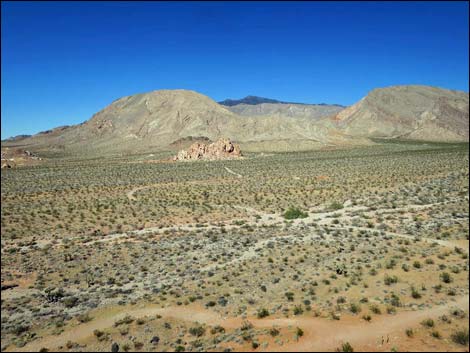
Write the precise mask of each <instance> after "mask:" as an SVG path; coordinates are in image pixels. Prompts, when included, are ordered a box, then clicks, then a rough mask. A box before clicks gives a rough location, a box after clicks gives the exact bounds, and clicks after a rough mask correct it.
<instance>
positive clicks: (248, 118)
mask: <svg viewBox="0 0 470 353" xmlns="http://www.w3.org/2000/svg"><path fill="white" fill-rule="evenodd" d="M468 109H469V100H468V94H467V93H465V92H458V91H450V90H444V89H439V88H434V87H427V86H394V87H389V88H383V89H376V90H373V91H372V92H370V93H369V94H368V95H367V96H366V97H365V98H363V99H361V100H360V101H359V102H358V103H356V104H354V105H353V106H351V107H348V108H346V109H341V108H340V107H338V106H327V105H304V104H284V103H261V104H256V105H249V104H238V105H234V106H230V107H227V106H223V105H220V104H218V103H216V102H215V101H213V100H212V99H210V98H209V97H206V96H204V95H202V94H199V93H197V92H194V91H188V90H160V91H152V92H149V93H143V94H137V95H133V96H127V97H123V98H120V99H117V100H116V101H114V102H112V103H111V104H110V105H109V106H107V107H106V108H104V109H103V110H101V111H99V112H98V113H96V114H95V115H93V116H92V117H91V119H89V120H88V121H86V122H84V123H82V124H79V125H74V126H62V127H58V128H55V129H52V130H48V131H45V132H41V133H39V134H36V135H33V136H31V137H22V138H20V139H10V140H4V141H2V147H8V146H9V147H19V148H27V149H28V150H31V151H34V152H47V153H50V152H52V153H54V152H59V153H61V154H69V155H77V156H81V155H83V154H89V155H105V154H132V153H139V152H148V151H156V150H169V149H174V148H175V146H176V145H178V144H180V143H181V142H182V141H183V142H184V141H185V139H186V138H188V137H190V136H193V137H197V138H201V139H209V140H212V141H215V140H217V139H219V138H221V137H229V138H231V139H232V140H233V141H235V142H237V143H239V144H240V145H241V147H242V148H243V150H244V151H292V150H306V149H312V148H322V147H325V146H334V145H364V144H370V143H371V141H370V140H369V138H400V139H412V140H423V141H427V140H429V141H441V142H455V141H468V128H469V113H468Z"/></svg>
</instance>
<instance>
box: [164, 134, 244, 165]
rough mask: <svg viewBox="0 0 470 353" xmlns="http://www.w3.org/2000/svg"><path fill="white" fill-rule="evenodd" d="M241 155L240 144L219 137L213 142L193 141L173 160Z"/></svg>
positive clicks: (211, 158) (225, 157)
mask: <svg viewBox="0 0 470 353" xmlns="http://www.w3.org/2000/svg"><path fill="white" fill-rule="evenodd" d="M240 157H242V152H241V150H240V145H238V144H234V143H233V142H232V141H230V139H228V138H221V139H219V140H217V141H216V142H214V143H211V144H205V143H201V142H196V143H193V144H192V145H191V146H190V147H189V148H188V149H187V150H181V151H179V152H178V155H176V156H175V157H174V158H173V160H174V161H194V160H217V159H232V158H240Z"/></svg>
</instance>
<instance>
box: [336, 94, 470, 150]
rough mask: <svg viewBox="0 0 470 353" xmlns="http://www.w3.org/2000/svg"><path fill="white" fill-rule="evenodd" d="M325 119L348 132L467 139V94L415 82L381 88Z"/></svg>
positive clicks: (450, 139) (419, 138)
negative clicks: (413, 83)
mask: <svg viewBox="0 0 470 353" xmlns="http://www.w3.org/2000/svg"><path fill="white" fill-rule="evenodd" d="M327 120H329V122H330V124H329V126H330V127H333V128H337V129H338V130H339V131H340V132H342V133H344V134H347V135H351V136H361V137H374V138H401V139H410V140H424V141H440V142H453V141H468V140H469V96H468V93H465V92H461V91H452V90H447V89H441V88H436V87H429V86H418V85H413V86H392V87H387V88H380V89H375V90H373V91H372V92H370V93H369V94H368V95H367V96H366V97H365V98H363V99H361V100H360V101H359V102H358V103H356V104H354V105H352V106H351V107H348V108H346V109H344V110H342V111H341V112H339V113H338V114H336V115H334V116H332V117H330V118H328V119H327Z"/></svg>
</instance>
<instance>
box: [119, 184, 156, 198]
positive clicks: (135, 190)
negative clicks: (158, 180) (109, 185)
mask: <svg viewBox="0 0 470 353" xmlns="http://www.w3.org/2000/svg"><path fill="white" fill-rule="evenodd" d="M157 185H158V184H155V185H146V186H138V187H136V188H133V189H132V190H131V191H128V192H127V193H126V196H127V198H128V199H129V200H131V201H135V200H137V199H136V198H135V196H134V194H135V193H136V192H137V191H140V190H145V189H150V188H153V187H156V186H157Z"/></svg>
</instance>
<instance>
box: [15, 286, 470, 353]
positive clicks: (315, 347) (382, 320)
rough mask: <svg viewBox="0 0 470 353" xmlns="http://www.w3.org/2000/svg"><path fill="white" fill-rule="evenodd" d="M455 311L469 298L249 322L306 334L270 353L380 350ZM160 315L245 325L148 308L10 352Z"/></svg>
mask: <svg viewBox="0 0 470 353" xmlns="http://www.w3.org/2000/svg"><path fill="white" fill-rule="evenodd" d="M453 307H458V308H460V309H462V310H467V311H468V307H469V296H468V295H466V296H463V297H460V298H458V299H456V300H455V301H452V302H448V303H446V304H444V305H439V306H435V307H433V308H431V309H428V310H422V311H402V312H399V313H398V314H396V315H393V316H390V315H381V316H379V315H377V316H374V318H373V320H372V322H370V323H367V322H364V321H362V320H360V319H359V318H358V317H346V318H344V319H342V320H340V321H333V320H330V319H325V318H315V317H306V316H302V317H293V318H269V317H268V318H264V319H257V318H249V321H250V322H251V323H252V324H253V325H254V327H256V328H268V327H272V326H278V327H287V326H298V327H300V328H302V330H303V331H304V337H302V338H301V339H300V340H299V341H293V342H290V343H289V344H286V345H283V346H273V345H270V346H269V347H267V348H266V350H269V351H273V350H274V351H276V350H277V351H322V350H331V349H335V348H337V347H338V346H339V345H340V344H341V343H342V342H350V343H351V344H352V345H353V347H357V346H361V347H363V346H369V347H370V348H371V349H372V348H376V347H377V345H378V342H379V340H380V338H381V337H382V336H384V337H385V336H387V335H390V336H391V339H392V342H391V343H393V341H394V340H395V341H396V340H397V337H396V334H397V333H400V334H403V332H404V329H405V328H407V327H413V326H416V325H418V324H419V323H420V322H421V321H422V320H424V319H425V318H428V317H431V318H436V317H437V316H439V315H442V314H445V313H448V311H449V310H450V309H451V308H453ZM157 314H158V315H161V316H162V317H166V318H174V319H180V320H184V321H189V322H196V321H197V322H199V323H203V324H207V325H221V326H223V327H224V328H226V329H235V328H239V327H240V326H241V325H242V322H243V319H242V318H240V317H236V318H224V317H222V316H220V315H219V314H217V313H215V312H212V311H208V310H207V309H204V308H202V307H200V306H196V305H194V306H186V307H181V306H177V307H166V308H159V307H152V306H147V307H141V308H137V309H130V310H127V311H122V312H119V313H116V314H114V315H112V314H111V315H108V316H106V317H99V318H96V319H94V320H92V321H90V322H88V323H84V324H80V325H78V326H76V327H73V328H70V329H68V330H67V331H65V332H63V333H62V334H60V335H58V336H47V337H44V338H39V339H37V340H35V341H33V342H30V343H28V344H27V345H26V346H24V347H21V348H18V347H9V348H11V349H8V350H7V351H10V350H11V351H26V352H27V351H37V350H39V349H40V348H42V347H47V348H49V349H50V350H53V349H54V348H57V347H59V346H64V345H65V344H66V343H67V341H69V340H70V341H72V342H79V343H80V341H83V340H86V339H87V338H89V337H91V336H92V335H93V331H94V330H97V329H98V330H105V329H107V328H109V327H112V326H113V324H114V322H116V321H117V320H120V319H122V318H123V317H124V316H126V315H130V316H132V317H133V318H140V317H145V316H154V315H157ZM395 343H397V342H395Z"/></svg>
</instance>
